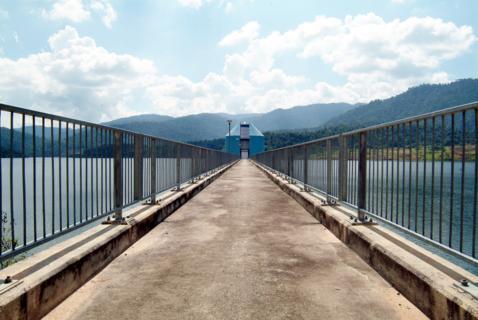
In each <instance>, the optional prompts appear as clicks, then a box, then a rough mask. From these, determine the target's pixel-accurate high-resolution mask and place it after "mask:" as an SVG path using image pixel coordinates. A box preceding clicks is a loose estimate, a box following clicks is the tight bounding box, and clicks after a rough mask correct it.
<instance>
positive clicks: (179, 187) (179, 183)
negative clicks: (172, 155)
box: [176, 144, 181, 191]
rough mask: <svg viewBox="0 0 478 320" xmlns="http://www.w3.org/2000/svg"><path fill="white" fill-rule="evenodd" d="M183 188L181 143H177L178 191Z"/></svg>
mask: <svg viewBox="0 0 478 320" xmlns="http://www.w3.org/2000/svg"><path fill="white" fill-rule="evenodd" d="M180 190H181V145H180V144H177V145H176V191H180Z"/></svg>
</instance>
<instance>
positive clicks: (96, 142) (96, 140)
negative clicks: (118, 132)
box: [95, 127, 100, 216]
mask: <svg viewBox="0 0 478 320" xmlns="http://www.w3.org/2000/svg"><path fill="white" fill-rule="evenodd" d="M98 136H99V135H98V128H97V127H95V182H96V183H95V184H96V216H98V215H99V214H100V212H99V209H100V206H99V193H98V191H99V188H98V186H99V178H98V158H99V156H100V153H99V149H98Z"/></svg>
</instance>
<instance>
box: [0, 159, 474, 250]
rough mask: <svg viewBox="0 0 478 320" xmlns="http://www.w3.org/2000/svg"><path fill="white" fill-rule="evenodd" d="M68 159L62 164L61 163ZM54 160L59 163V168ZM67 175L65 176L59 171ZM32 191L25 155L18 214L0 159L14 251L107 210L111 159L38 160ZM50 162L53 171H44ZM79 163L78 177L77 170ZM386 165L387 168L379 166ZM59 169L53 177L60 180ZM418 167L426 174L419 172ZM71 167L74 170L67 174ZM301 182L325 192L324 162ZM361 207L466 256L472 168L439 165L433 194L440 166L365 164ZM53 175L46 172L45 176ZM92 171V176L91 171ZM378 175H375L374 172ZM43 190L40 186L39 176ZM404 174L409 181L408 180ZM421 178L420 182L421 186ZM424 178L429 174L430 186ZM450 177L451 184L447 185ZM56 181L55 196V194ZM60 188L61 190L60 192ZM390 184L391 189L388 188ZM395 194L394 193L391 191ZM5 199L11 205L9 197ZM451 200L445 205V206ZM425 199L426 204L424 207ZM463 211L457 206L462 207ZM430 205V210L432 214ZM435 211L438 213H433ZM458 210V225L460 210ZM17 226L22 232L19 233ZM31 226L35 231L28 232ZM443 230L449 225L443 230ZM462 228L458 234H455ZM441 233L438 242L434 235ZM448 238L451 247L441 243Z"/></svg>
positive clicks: (352, 179) (352, 186) (16, 189)
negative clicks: (15, 244) (364, 197)
mask: <svg viewBox="0 0 478 320" xmlns="http://www.w3.org/2000/svg"><path fill="white" fill-rule="evenodd" d="M67 161H68V162H67ZM60 162H61V163H60ZM67 163H68V168H69V174H68V175H67V174H66V168H67ZM35 165H36V187H34V184H33V167H34V160H33V159H32V158H26V159H25V199H26V202H25V210H24V207H23V184H22V178H23V176H22V159H19V158H14V159H13V167H12V168H13V172H12V173H13V189H12V191H13V193H11V192H10V168H11V167H10V159H8V158H4V159H1V182H2V185H1V187H2V189H1V204H0V207H1V210H2V211H3V212H4V213H5V214H6V218H7V221H6V222H7V223H4V224H3V226H2V227H3V231H4V232H3V238H4V239H10V238H11V236H12V232H11V231H12V230H11V229H10V221H11V212H12V204H13V217H14V230H13V231H14V237H15V239H17V241H18V244H19V245H20V246H21V245H22V244H23V243H24V241H26V242H27V243H28V242H31V241H33V240H34V238H35V233H36V237H37V239H40V238H42V237H43V236H44V235H46V236H47V237H48V236H49V235H51V234H52V233H57V232H58V231H59V230H61V229H65V228H67V227H68V226H70V227H71V226H74V225H75V223H80V222H82V221H85V220H89V219H91V218H94V217H96V216H98V215H102V214H103V213H107V212H110V211H111V210H112V209H113V189H114V188H113V176H112V172H113V171H112V170H113V160H112V159H111V158H103V159H100V158H98V159H96V158H93V159H92V158H84V159H82V160H80V159H71V158H70V159H68V160H67V159H65V158H62V159H61V161H60V160H59V159H58V158H55V159H54V160H53V164H52V159H51V158H45V164H44V171H43V170H42V168H43V164H42V159H41V158H37V159H36V164H35ZM52 165H53V167H54V170H52ZM80 165H81V172H80ZM156 165H157V179H156V180H157V187H156V188H157V191H158V192H160V191H162V190H167V189H169V188H172V187H174V186H175V185H176V169H175V168H176V167H175V166H176V159H174V158H159V159H157V163H156ZM143 166H144V172H145V173H149V172H150V171H149V170H150V162H149V159H146V160H144V163H143ZM387 166H388V169H387ZM60 167H61V171H62V174H61V180H60V175H59V172H60ZM332 167H333V176H334V179H333V188H332V194H334V195H337V194H338V180H337V177H338V161H333V165H332ZM425 167H426V169H425ZM73 168H75V169H74V170H75V171H74V172H73ZM181 168H182V170H181V181H183V182H184V181H187V180H188V179H189V178H190V176H191V161H190V159H181ZM308 168H309V169H308V182H309V184H310V185H311V186H313V187H315V188H317V189H319V190H324V191H325V190H326V175H325V168H326V161H325V160H309V167H308ZM348 168H349V172H350V174H349V179H348V181H349V183H348V185H349V188H348V202H350V203H352V204H356V201H357V196H356V190H357V188H356V185H357V178H356V173H357V172H358V170H357V169H358V162H357V161H349V162H348ZM463 168H464V169H465V176H464V188H463V202H462V201H461V196H462V189H461V174H462V169H463ZM367 170H368V172H369V175H368V180H367V191H368V196H367V209H368V210H369V211H371V212H372V213H375V214H377V215H379V216H382V217H384V218H387V219H388V220H391V221H393V222H396V223H397V224H399V225H402V226H404V227H406V228H409V229H411V230H414V231H415V230H416V231H417V232H418V233H421V234H424V235H425V236H426V237H429V238H432V239H434V240H436V241H441V242H442V243H444V244H445V245H451V247H452V248H455V249H457V250H459V249H460V239H463V240H462V241H463V244H462V251H463V252H464V253H466V254H468V255H471V254H472V248H473V241H475V243H476V239H474V236H473V234H474V230H473V221H474V213H475V210H474V206H475V203H474V201H475V196H474V192H475V185H474V184H475V163H474V162H466V163H465V166H464V167H463V166H462V165H461V162H455V164H454V173H453V177H452V165H451V162H449V161H445V162H444V164H443V181H442V184H443V189H442V191H441V192H442V196H441V197H440V178H441V176H440V170H441V168H440V162H435V168H434V171H433V168H432V162H431V161H427V162H426V163H424V162H423V161H419V162H418V169H417V162H416V161H412V162H409V161H404V162H403V161H401V160H400V161H388V164H387V161H384V162H381V161H368V168H367ZM53 172H54V174H52V173H53ZM97 172H98V178H96V174H97ZM132 172H133V159H132V158H127V159H124V161H123V175H124V181H123V187H124V189H123V190H124V203H131V202H133V185H134V180H133V175H132ZM382 173H383V174H382ZM43 174H44V176H45V179H44V181H45V185H44V187H43V186H42V176H43ZM410 176H411V179H410ZM294 177H295V178H297V179H299V180H302V179H303V161H300V160H296V161H295V162H294ZM424 177H425V181H424ZM432 177H434V182H433V188H432ZM452 180H453V183H454V186H453V188H451V182H452ZM60 181H61V192H60ZM67 186H68V189H69V190H68V193H67ZM392 186H393V187H392ZM143 188H144V194H145V195H147V194H149V191H150V180H149V175H148V174H145V178H144V186H143ZM397 190H398V192H397ZM11 198H13V202H12V201H11V200H10V199H11ZM452 200H453V201H452ZM432 202H433V206H432ZM462 206H463V207H462ZM432 207H433V210H432ZM440 208H441V209H440ZM462 208H463V226H462V225H461V214H462V213H461V212H462ZM24 225H25V230H26V232H25V233H24V231H23V230H24ZM35 225H36V227H35ZM450 226H451V228H450ZM461 228H463V232H462V231H461V230H462V229H461ZM475 231H476V230H475ZM440 233H441V238H440ZM450 239H451V243H449V241H450Z"/></svg>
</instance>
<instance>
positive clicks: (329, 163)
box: [325, 139, 332, 203]
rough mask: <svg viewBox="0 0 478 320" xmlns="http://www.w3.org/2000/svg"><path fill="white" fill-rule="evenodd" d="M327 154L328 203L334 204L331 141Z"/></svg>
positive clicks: (326, 146)
mask: <svg viewBox="0 0 478 320" xmlns="http://www.w3.org/2000/svg"><path fill="white" fill-rule="evenodd" d="M325 152H326V154H327V186H326V190H327V203H332V201H331V193H332V141H331V140H330V139H328V140H327V142H326V145H325Z"/></svg>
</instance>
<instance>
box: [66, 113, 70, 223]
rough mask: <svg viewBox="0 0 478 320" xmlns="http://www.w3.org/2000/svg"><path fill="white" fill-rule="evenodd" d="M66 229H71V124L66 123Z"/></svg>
mask: <svg viewBox="0 0 478 320" xmlns="http://www.w3.org/2000/svg"><path fill="white" fill-rule="evenodd" d="M65 135H66V144H65V148H66V155H65V157H66V228H69V227H70V141H69V140H70V124H69V123H68V122H67V123H66V131H65Z"/></svg>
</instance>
